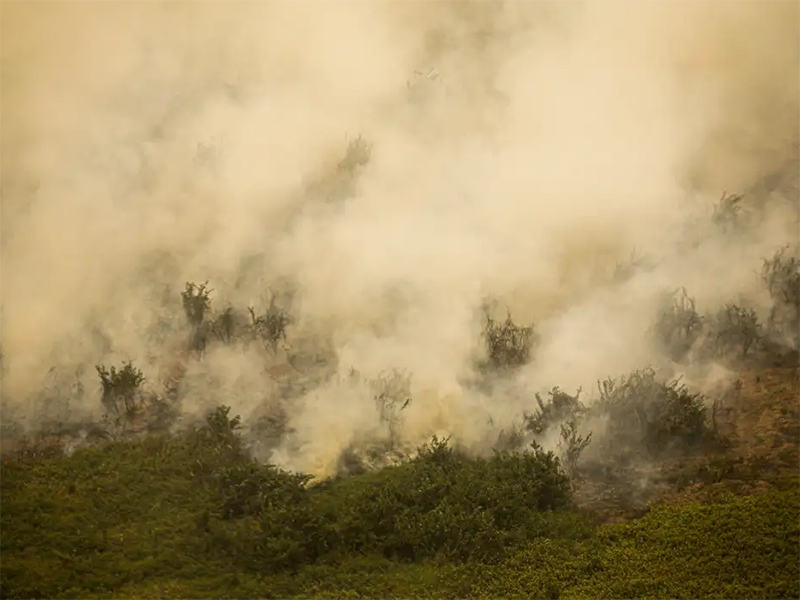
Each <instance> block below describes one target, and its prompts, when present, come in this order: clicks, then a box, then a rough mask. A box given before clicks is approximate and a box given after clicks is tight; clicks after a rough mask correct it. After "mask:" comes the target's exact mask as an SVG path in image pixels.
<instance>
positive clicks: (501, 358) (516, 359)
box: [483, 313, 538, 369]
mask: <svg viewBox="0 0 800 600" xmlns="http://www.w3.org/2000/svg"><path fill="white" fill-rule="evenodd" d="M483 339H484V342H485V344H486V351H487V354H488V360H489V366H490V367H492V368H494V369H509V368H514V367H519V366H522V365H524V364H526V363H528V362H529V361H530V359H531V351H532V350H533V348H534V346H535V344H536V342H537V341H538V337H537V335H536V330H535V328H534V327H533V326H532V325H531V326H521V325H517V324H516V323H514V321H513V319H512V318H511V314H510V313H509V314H508V316H507V317H506V320H505V321H503V322H498V321H495V320H494V319H492V318H491V317H489V316H488V315H487V316H486V325H485V327H484V330H483Z"/></svg>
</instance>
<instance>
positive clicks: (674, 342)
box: [653, 288, 703, 362]
mask: <svg viewBox="0 0 800 600" xmlns="http://www.w3.org/2000/svg"><path fill="white" fill-rule="evenodd" d="M702 330H703V319H702V317H701V316H700V315H699V314H698V313H697V310H696V309H695V304H694V299H693V298H691V297H690V296H689V295H688V294H687V293H686V289H685V288H681V289H680V290H677V291H675V292H673V293H672V294H671V295H670V296H669V297H666V298H665V300H664V301H663V302H662V305H661V309H660V310H659V314H658V317H657V318H656V321H655V323H654V325H653V333H654V335H655V338H656V340H657V341H658V343H659V344H660V345H661V347H662V348H664V350H665V351H666V352H667V354H668V355H669V357H670V358H671V359H672V360H674V361H676V362H679V361H681V360H683V359H684V358H686V355H687V354H688V353H689V351H690V350H691V348H692V347H693V346H694V344H695V342H697V340H698V339H699V337H700V334H701V333H702Z"/></svg>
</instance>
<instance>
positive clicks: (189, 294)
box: [181, 281, 213, 327]
mask: <svg viewBox="0 0 800 600" xmlns="http://www.w3.org/2000/svg"><path fill="white" fill-rule="evenodd" d="M212 291H213V290H210V289H209V288H208V282H207V281H206V282H205V283H201V284H200V285H197V284H195V283H191V282H188V283H187V284H186V289H185V290H183V292H181V300H182V301H183V312H184V313H185V314H186V319H187V320H188V321H189V324H190V325H192V326H193V327H199V326H200V325H201V324H202V323H203V322H204V320H205V318H206V315H207V314H208V311H210V310H211V292H212Z"/></svg>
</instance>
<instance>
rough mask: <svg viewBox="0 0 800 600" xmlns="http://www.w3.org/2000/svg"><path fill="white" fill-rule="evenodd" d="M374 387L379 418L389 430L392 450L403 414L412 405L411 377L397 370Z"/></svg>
mask: <svg viewBox="0 0 800 600" xmlns="http://www.w3.org/2000/svg"><path fill="white" fill-rule="evenodd" d="M372 386H373V389H374V390H375V396H374V399H375V405H376V407H377V409H378V416H379V418H380V420H381V422H382V423H385V424H386V426H387V427H388V429H389V449H390V450H392V449H394V445H395V443H396V441H397V428H398V426H399V425H400V421H401V418H402V413H403V411H404V410H405V409H406V408H408V406H409V405H410V404H411V375H410V374H408V373H406V372H402V371H398V370H396V369H395V370H393V371H392V373H391V374H390V375H381V376H380V377H378V379H376V380H375V381H373V382H372Z"/></svg>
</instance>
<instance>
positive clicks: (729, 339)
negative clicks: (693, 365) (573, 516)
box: [703, 304, 764, 359]
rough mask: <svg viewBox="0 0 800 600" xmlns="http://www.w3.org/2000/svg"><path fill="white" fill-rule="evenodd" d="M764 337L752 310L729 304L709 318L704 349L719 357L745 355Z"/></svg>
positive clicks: (714, 356)
mask: <svg viewBox="0 0 800 600" xmlns="http://www.w3.org/2000/svg"><path fill="white" fill-rule="evenodd" d="M763 337H764V336H763V334H762V330H761V325H760V324H759V322H758V316H757V315H756V313H755V311H754V310H753V309H751V308H743V307H741V306H737V305H735V304H728V305H726V306H725V307H723V308H721V309H720V310H719V311H717V313H716V314H715V315H714V316H713V317H712V318H711V319H709V322H708V330H707V333H706V338H705V343H704V348H703V351H704V354H705V355H706V356H711V357H713V358H718V359H726V358H745V357H746V356H747V355H748V354H749V353H751V352H752V351H753V350H756V349H757V348H758V347H759V344H760V343H761V341H762V339H763Z"/></svg>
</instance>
